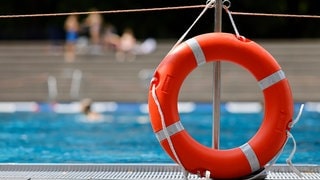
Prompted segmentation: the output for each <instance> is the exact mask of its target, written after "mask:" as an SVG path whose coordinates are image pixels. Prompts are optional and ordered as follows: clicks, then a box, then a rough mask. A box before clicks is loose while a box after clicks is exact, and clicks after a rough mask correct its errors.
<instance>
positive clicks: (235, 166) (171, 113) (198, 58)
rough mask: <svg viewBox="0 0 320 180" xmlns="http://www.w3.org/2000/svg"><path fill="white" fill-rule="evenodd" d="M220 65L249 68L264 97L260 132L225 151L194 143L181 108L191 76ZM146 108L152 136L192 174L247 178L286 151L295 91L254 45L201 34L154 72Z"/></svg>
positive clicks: (231, 37) (222, 35)
mask: <svg viewBox="0 0 320 180" xmlns="http://www.w3.org/2000/svg"><path fill="white" fill-rule="evenodd" d="M217 60H223V61H230V62H233V63H236V64H239V65H241V66H242V67H244V68H246V69H247V70H248V71H249V72H250V73H251V74H252V75H253V76H254V77H255V78H256V80H257V81H258V84H259V86H260V87H261V89H262V91H263V94H264V107H265V110H264V111H265V112H264V114H265V116H264V119H263V121H262V124H261V127H260V128H259V130H258V131H257V133H256V134H255V135H254V136H253V137H252V138H251V139H250V140H249V141H248V142H247V143H245V144H244V145H242V146H240V147H236V148H233V149H227V150H218V149H212V148H209V147H206V146H204V145H202V144H200V143H199V142H197V141H196V140H194V139H193V138H192V137H191V136H190V135H189V134H188V132H187V131H186V130H185V129H184V128H183V126H182V124H181V122H180V117H179V113H178V107H177V101H178V95H179V90H180V87H181V85H182V83H183V81H184V79H185V78H186V77H187V75H188V74H189V73H190V72H191V71H192V70H193V69H195V68H196V67H197V66H199V65H201V64H204V63H206V62H213V61H217ZM155 96H156V97H155ZM155 98H156V99H155ZM148 104H149V114H150V118H151V123H152V128H153V131H154V133H155V134H156V136H157V138H158V140H159V142H160V144H161V146H162V147H163V148H164V150H165V151H166V152H167V153H168V154H169V155H170V156H171V158H172V159H173V160H174V161H176V162H178V163H180V164H181V165H182V166H183V167H184V168H185V169H186V170H187V171H189V172H190V173H194V174H199V175H200V176H204V174H205V172H206V171H210V174H211V177H212V178H217V179H231V178H240V177H244V176H247V175H250V174H252V173H253V172H256V171H257V170H259V169H261V168H262V167H263V166H265V165H266V164H267V163H268V162H270V161H271V160H272V159H273V158H274V157H275V156H276V155H277V153H278V152H279V151H280V150H281V149H282V147H283V146H284V144H285V141H286V139H287V134H286V132H287V131H289V130H290V127H289V124H290V122H292V116H293V100H292V94H291V89H290V86H289V83H288V80H287V79H286V77H285V75H284V73H283V71H282V70H281V67H280V66H279V64H278V63H277V62H276V60H275V59H274V58H273V57H272V56H271V55H270V54H269V53H268V52H267V51H266V50H265V49H263V48H262V47H261V46H259V45H258V44H256V43H255V42H253V41H250V40H248V39H245V38H237V37H236V36H235V35H233V34H228V33H208V34H203V35H200V36H197V37H194V38H192V39H189V40H187V41H186V42H184V43H182V44H180V45H179V46H178V47H176V48H175V49H174V50H172V51H171V52H170V53H169V54H168V55H167V56H166V57H165V58H164V60H163V61H162V62H161V63H160V65H159V66H158V67H157V69H156V71H155V74H154V77H153V80H152V81H151V86H150V90H149V100H148ZM166 134H167V136H168V137H169V138H168V137H166Z"/></svg>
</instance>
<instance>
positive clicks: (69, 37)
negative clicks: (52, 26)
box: [64, 15, 79, 62]
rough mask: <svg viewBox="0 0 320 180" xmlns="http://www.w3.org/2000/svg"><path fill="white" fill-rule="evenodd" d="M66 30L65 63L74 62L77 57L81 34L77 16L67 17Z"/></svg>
mask: <svg viewBox="0 0 320 180" xmlns="http://www.w3.org/2000/svg"><path fill="white" fill-rule="evenodd" d="M64 28H65V31H66V44H65V56H64V57H65V61H66V62H74V60H75V57H76V43H77V39H78V32H79V22H78V16H77V15H70V16H68V17H67V19H66V21H65V24H64Z"/></svg>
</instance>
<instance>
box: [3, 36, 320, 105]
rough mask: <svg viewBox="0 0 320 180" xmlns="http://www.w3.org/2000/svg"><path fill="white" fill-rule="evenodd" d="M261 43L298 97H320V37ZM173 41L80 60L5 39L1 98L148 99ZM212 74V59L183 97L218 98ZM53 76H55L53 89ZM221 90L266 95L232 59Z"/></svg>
mask: <svg viewBox="0 0 320 180" xmlns="http://www.w3.org/2000/svg"><path fill="white" fill-rule="evenodd" d="M256 42H258V43H259V44H261V45H262V46H263V47H265V48H266V49H267V50H268V51H269V52H270V53H271V54H272V55H273V56H274V57H275V58H276V59H277V61H278V62H279V64H280V65H281V66H282V68H283V70H284V72H285V73H286V76H287V77H288V79H289V81H290V84H291V86H292V91H293V96H294V100H295V101H302V102H304V101H320V95H319V93H318V92H319V90H320V83H319V78H320V40H318V39H315V40H256ZM173 44H174V41H170V40H160V41H159V42H158V47H157V49H156V51H155V52H153V53H151V54H148V55H138V56H137V57H136V59H135V61H132V62H118V61H116V59H115V55H114V53H113V52H111V51H102V53H101V54H98V55H94V54H90V53H84V52H83V51H81V53H79V54H78V56H77V59H76V61H75V62H74V63H66V62H65V61H64V57H63V47H62V46H61V45H60V46H54V47H53V46H51V45H50V43H49V42H0V101H48V100H56V101H74V100H80V99H82V98H92V99H94V100H95V101H123V102H145V101H147V96H148V84H149V81H150V78H151V76H152V74H153V71H154V69H155V68H156V67H157V66H158V64H159V63H160V62H161V60H162V59H163V57H164V56H165V55H166V54H167V52H168V51H169V49H170V48H171V46H172V45H173ZM212 76H213V65H211V64H206V65H204V66H202V67H200V68H198V69H196V70H195V71H194V72H192V73H191V75H190V76H189V77H188V78H187V80H186V81H185V83H184V84H183V87H182V90H181V94H180V97H179V98H180V99H179V100H180V101H212V87H213V85H212V82H213V78H212ZM73 77H74V78H73ZM77 77H78V79H79V80H80V81H77ZM48 79H51V81H50V82H51V83H50V87H51V88H50V91H49V90H48ZM55 84H56V86H55ZM77 87H79V89H78V88H77ZM49 92H50V93H49ZM221 92H222V101H261V100H262V94H261V92H260V90H259V87H258V85H257V83H256V81H255V80H254V79H253V77H252V76H251V75H250V74H249V73H248V72H247V71H245V70H243V69H242V68H239V67H238V66H236V65H234V64H231V63H222V91H221ZM49 94H50V95H51V97H50V96H49Z"/></svg>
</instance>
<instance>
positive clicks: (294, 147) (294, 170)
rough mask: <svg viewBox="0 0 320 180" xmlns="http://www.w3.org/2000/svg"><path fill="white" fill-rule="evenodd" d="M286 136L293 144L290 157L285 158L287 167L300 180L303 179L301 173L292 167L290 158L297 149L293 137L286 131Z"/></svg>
mask: <svg viewBox="0 0 320 180" xmlns="http://www.w3.org/2000/svg"><path fill="white" fill-rule="evenodd" d="M287 134H288V138H291V139H292V142H293V148H292V151H291V153H290V156H289V157H288V158H287V160H286V162H287V164H288V165H289V167H290V169H291V170H292V171H293V172H294V173H296V174H297V175H298V176H299V177H300V178H302V177H304V176H303V175H302V173H301V172H300V171H299V170H298V169H297V168H296V167H295V166H294V165H293V163H292V158H293V156H294V154H295V153H296V149H297V143H296V140H295V139H294V137H293V135H292V134H291V133H290V132H289V131H288V132H287Z"/></svg>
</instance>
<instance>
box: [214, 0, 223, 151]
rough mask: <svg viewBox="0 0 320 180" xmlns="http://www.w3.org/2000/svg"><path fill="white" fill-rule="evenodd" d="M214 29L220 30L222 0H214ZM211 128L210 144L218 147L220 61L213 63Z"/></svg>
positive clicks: (215, 147)
mask: <svg viewBox="0 0 320 180" xmlns="http://www.w3.org/2000/svg"><path fill="white" fill-rule="evenodd" d="M214 31H215V32H221V31H222V0H216V7H215V21H214ZM213 73H214V74H213V81H214V82H213V88H214V89H213V105H212V107H213V111H212V112H213V129H212V146H213V148H214V149H219V145H220V104H221V103H220V96H221V94H220V89H221V62H220V61H217V62H215V63H214V72H213Z"/></svg>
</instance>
